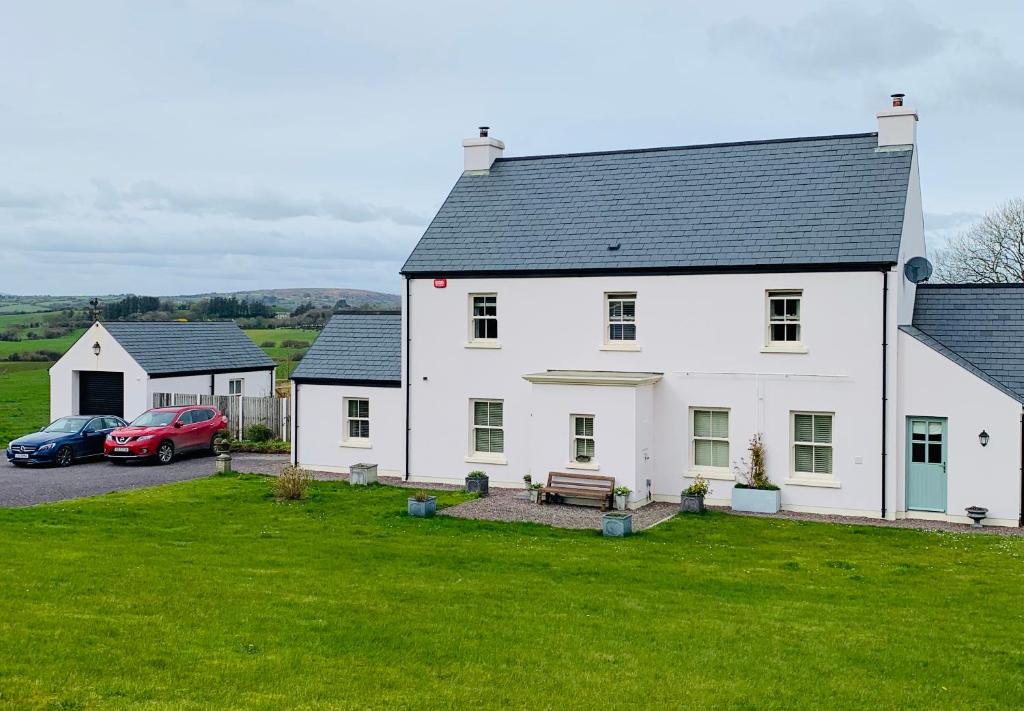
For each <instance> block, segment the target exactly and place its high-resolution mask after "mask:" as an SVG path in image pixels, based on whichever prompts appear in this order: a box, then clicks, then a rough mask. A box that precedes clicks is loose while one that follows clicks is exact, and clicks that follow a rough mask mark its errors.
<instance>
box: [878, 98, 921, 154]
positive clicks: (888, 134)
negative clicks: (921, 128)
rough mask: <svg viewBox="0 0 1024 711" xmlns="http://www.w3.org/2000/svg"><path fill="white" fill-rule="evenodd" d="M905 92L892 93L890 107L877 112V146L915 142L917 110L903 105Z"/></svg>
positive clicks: (910, 144)
mask: <svg viewBox="0 0 1024 711" xmlns="http://www.w3.org/2000/svg"><path fill="white" fill-rule="evenodd" d="M904 96H905V94H893V95H892V108H889V109H885V110H883V111H879V112H878V147H879V148H882V147H884V146H912V145H914V144H915V143H917V112H916V111H914V110H913V109H912V108H910V107H908V106H904V105H903V97H904Z"/></svg>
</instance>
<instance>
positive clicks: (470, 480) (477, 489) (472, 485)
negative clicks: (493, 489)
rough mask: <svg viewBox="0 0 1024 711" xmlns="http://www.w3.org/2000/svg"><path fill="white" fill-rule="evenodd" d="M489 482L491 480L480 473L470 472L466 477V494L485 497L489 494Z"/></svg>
mask: <svg viewBox="0 0 1024 711" xmlns="http://www.w3.org/2000/svg"><path fill="white" fill-rule="evenodd" d="M490 482H491V480H490V479H489V478H488V476H487V475H486V474H484V473H483V472H482V471H473V472H470V473H469V474H467V475H466V493H468V494H480V496H487V494H488V493H490Z"/></svg>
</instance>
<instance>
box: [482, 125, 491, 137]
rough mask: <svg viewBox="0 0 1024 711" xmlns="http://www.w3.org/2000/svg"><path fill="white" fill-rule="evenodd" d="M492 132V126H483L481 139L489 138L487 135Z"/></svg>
mask: <svg viewBox="0 0 1024 711" xmlns="http://www.w3.org/2000/svg"><path fill="white" fill-rule="evenodd" d="M490 130H491V127H490V126H481V127H480V138H487V134H488V132H489V131H490Z"/></svg>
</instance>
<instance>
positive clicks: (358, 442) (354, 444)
mask: <svg viewBox="0 0 1024 711" xmlns="http://www.w3.org/2000/svg"><path fill="white" fill-rule="evenodd" d="M338 446H339V447H349V448H351V449H373V445H372V444H370V440H368V439H345V440H342V441H341V442H338Z"/></svg>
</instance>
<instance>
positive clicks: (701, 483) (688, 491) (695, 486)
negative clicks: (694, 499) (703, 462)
mask: <svg viewBox="0 0 1024 711" xmlns="http://www.w3.org/2000/svg"><path fill="white" fill-rule="evenodd" d="M709 491H711V485H710V484H708V481H707V479H705V478H704V477H702V476H701V475H700V474H698V475H697V478H696V479H694V480H693V483H692V484H690V485H689V486H688V487H686V488H685V489H683V496H707V495H708V492H709Z"/></svg>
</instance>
